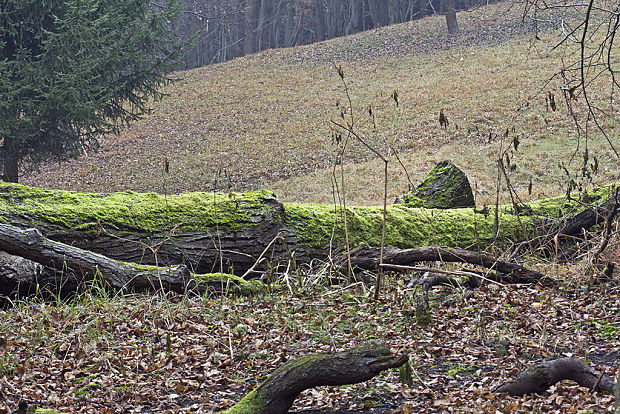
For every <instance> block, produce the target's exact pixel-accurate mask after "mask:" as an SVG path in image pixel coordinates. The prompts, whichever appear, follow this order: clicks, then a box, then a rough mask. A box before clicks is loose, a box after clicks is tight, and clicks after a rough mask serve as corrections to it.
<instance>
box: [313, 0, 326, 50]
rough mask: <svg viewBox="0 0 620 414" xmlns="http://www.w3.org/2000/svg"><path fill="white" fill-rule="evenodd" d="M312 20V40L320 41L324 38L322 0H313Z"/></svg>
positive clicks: (324, 27) (324, 26)
mask: <svg viewBox="0 0 620 414" xmlns="http://www.w3.org/2000/svg"><path fill="white" fill-rule="evenodd" d="M312 21H313V26H314V40H315V41H316V42H322V41H323V40H325V33H326V25H325V12H324V11H323V0H314V6H313V7H312Z"/></svg>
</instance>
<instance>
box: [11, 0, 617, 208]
mask: <svg viewBox="0 0 620 414" xmlns="http://www.w3.org/2000/svg"><path fill="white" fill-rule="evenodd" d="M511 4H512V3H510V2H505V3H500V4H496V5H492V6H488V7H485V8H482V9H478V10H475V11H473V12H471V13H461V14H459V19H460V24H461V28H462V33H461V35H460V36H459V37H456V38H455V37H448V35H447V34H445V28H444V25H445V22H444V20H443V18H442V17H441V16H435V17H429V18H426V19H423V20H421V21H416V22H410V23H405V24H401V25H396V26H392V27H386V28H382V29H378V30H373V31H370V32H366V33H360V34H357V35H354V36H349V37H346V38H341V39H334V40H331V41H328V42H324V43H321V44H317V45H310V46H305V47H300V48H292V49H278V50H271V51H266V52H263V53H260V54H257V55H253V56H248V57H244V58H240V59H236V60H234V61H231V62H227V63H224V64H220V65H214V66H210V67H205V68H200V69H196V70H192V71H188V72H183V73H178V74H177V75H178V76H179V77H180V78H182V80H180V81H179V82H177V83H175V84H174V85H172V86H171V87H169V89H168V93H169V94H170V95H169V96H168V97H167V98H165V99H164V100H163V101H162V102H157V103H154V104H153V113H152V115H150V116H149V117H147V118H146V119H144V120H143V121H141V122H138V123H136V124H135V125H133V126H132V127H131V128H129V129H128V130H127V131H125V132H124V133H123V134H121V135H120V136H118V137H109V138H108V139H107V142H106V144H105V146H104V148H103V150H102V151H101V152H100V153H98V154H94V155H89V156H88V157H82V158H81V159H78V160H72V161H70V162H64V163H61V164H60V165H46V166H44V167H43V168H42V169H41V170H40V171H39V172H36V173H30V174H28V175H26V176H25V177H24V179H23V182H24V183H26V184H30V185H38V186H46V187H56V188H65V189H79V190H89V191H116V190H127V189H131V190H137V191H158V192H164V191H166V192H182V191H190V190H212V189H213V188H214V187H216V186H217V187H218V189H222V190H226V189H228V188H233V189H235V190H248V189H256V188H264V187H269V188H271V189H273V190H274V191H275V192H276V193H277V194H278V195H279V196H280V197H281V198H282V199H284V200H287V201H315V202H329V201H331V200H332V189H331V184H330V175H331V170H332V168H331V165H332V162H333V160H334V156H335V154H336V152H337V147H336V146H335V145H332V144H331V142H330V135H331V130H330V126H329V124H330V123H329V120H330V119H331V118H332V117H333V116H335V115H337V114H338V112H337V109H336V108H335V105H336V102H342V101H343V100H344V99H345V98H344V93H343V89H342V84H341V82H340V79H339V78H338V76H337V74H336V73H335V71H334V69H333V65H332V62H333V63H338V64H342V67H343V68H344V70H345V73H346V80H347V82H348V84H349V87H350V90H351V94H352V98H353V101H354V104H355V105H357V106H358V107H359V110H360V111H362V110H364V109H365V108H366V107H367V106H368V105H370V104H372V105H375V113H376V114H377V116H378V117H379V121H380V122H379V124H378V125H377V129H373V128H370V127H368V126H366V127H364V126H363V125H362V126H361V129H360V131H362V132H364V133H366V134H367V135H368V136H369V137H370V139H371V141H373V142H375V143H377V145H383V144H384V143H385V142H389V143H391V144H393V145H394V146H395V147H396V148H397V149H398V151H399V154H400V157H401V159H402V160H403V162H404V164H405V166H406V167H407V169H408V171H409V174H410V175H411V177H412V178H413V181H414V182H415V181H417V180H419V179H421V178H422V177H423V176H424V175H425V173H426V172H427V171H428V170H429V169H430V168H431V167H432V166H433V165H434V163H435V162H438V161H440V160H443V159H452V160H453V161H454V162H455V163H457V164H458V165H460V166H461V167H463V169H464V170H465V171H466V172H467V173H468V174H469V176H470V178H471V180H472V181H473V182H474V183H475V185H476V186H477V189H478V190H477V193H478V194H477V196H478V199H479V201H480V202H482V203H484V202H487V201H488V199H489V196H490V195H491V193H492V192H493V191H494V190H493V189H494V188H495V179H496V167H495V165H496V159H497V155H498V152H499V147H500V140H501V139H500V137H501V136H503V134H504V131H505V130H506V129H510V130H511V131H512V129H513V128H514V132H511V135H510V137H509V139H512V137H513V136H514V135H518V136H519V137H520V141H521V145H520V147H519V152H518V153H517V154H515V157H514V163H515V164H516V165H517V170H516V172H514V173H513V178H512V179H513V183H514V184H515V185H516V187H517V188H518V189H519V191H520V192H521V193H522V194H523V195H524V196H525V198H527V194H525V193H526V189H527V185H528V183H529V180H530V179H531V180H532V181H533V184H534V186H533V187H534V193H533V196H535V197H537V196H539V195H548V194H557V193H561V192H562V189H561V183H562V182H563V181H564V180H563V176H562V170H561V169H560V168H559V166H558V162H559V161H564V162H568V161H569V159H570V158H571V155H572V153H573V152H574V151H575V149H576V147H577V137H576V132H575V130H574V126H573V124H572V121H571V120H570V119H569V117H568V116H567V113H566V108H565V105H564V104H563V103H562V102H561V92H560V90H559V87H560V84H559V83H558V82H557V81H555V80H554V81H551V82H550V83H547V81H548V80H549V79H550V78H551V77H552V75H553V74H554V73H556V72H557V71H558V70H559V68H560V67H559V61H560V59H561V58H562V57H564V58H567V56H566V53H568V52H567V51H565V50H556V51H554V52H553V53H549V52H548V50H549V49H550V46H551V45H552V44H554V41H555V40H556V39H557V37H556V36H555V35H554V33H553V32H547V33H545V34H543V35H542V40H541V41H537V42H536V43H534V44H533V43H531V42H530V40H531V39H532V37H531V36H532V35H531V34H524V33H525V32H527V27H526V26H524V25H523V24H521V22H520V16H521V14H520V13H521V10H520V9H519V7H518V6H512V7H511V8H510V5H511ZM601 82H603V80H601ZM394 90H397V91H398V93H399V101H400V105H399V107H398V108H396V107H395V106H394V105H393V104H391V103H390V102H389V96H390V94H391V93H392V92H393V91H394ZM549 91H552V92H553V93H554V94H555V95H556V100H557V101H558V104H559V109H558V111H556V112H552V111H550V110H549V109H548V108H547V107H546V105H545V99H544V94H545V93H547V92H549ZM440 109H443V110H444V112H445V113H446V115H447V116H448V118H449V120H450V122H451V123H450V126H449V127H448V129H447V130H443V129H441V128H440V126H439V123H438V122H437V116H438V113H439V110H440ZM457 126H458V129H457ZM610 127H611V133H612V137H613V136H614V135H613V134H614V133H615V134H616V137H614V138H613V139H614V140H615V142H616V145H617V146H620V144H619V143H618V138H617V129H615V130H614V129H613V124H611V125H610ZM489 135H491V138H492V139H491V142H489ZM589 146H590V153H597V154H598V157H599V164H600V165H601V168H600V173H599V175H598V177H597V178H596V180H597V181H598V182H599V183H605V182H610V181H614V180H618V179H620V169H618V168H617V165H618V160H617V158H614V156H613V154H612V153H611V150H610V149H609V147H608V146H607V144H606V143H604V141H603V139H602V138H601V137H600V136H598V135H597V134H596V133H592V135H591V139H590V142H589ZM165 158H168V159H169V160H170V164H171V169H170V175H169V176H168V177H166V178H165V179H164V176H163V173H162V165H163V162H164V159H165ZM347 160H348V162H347V165H346V173H347V180H348V184H347V191H348V198H349V201H350V202H352V203H355V204H376V203H379V202H380V201H381V198H382V191H383V188H382V179H381V178H379V177H381V171H382V165H381V164H380V162H379V161H378V160H374V159H373V158H372V156H371V154H369V153H368V151H364V150H363V149H362V148H360V147H359V146H353V147H352V148H351V150H350V152H349V153H348V154H347ZM579 162H580V159H579V157H577V159H575V160H573V166H577V165H578V164H579ZM390 171H391V172H390V174H391V178H390V185H389V195H390V198H393V197H395V196H397V195H399V194H401V193H403V192H404V191H405V190H406V188H407V181H406V179H405V175H404V173H403V172H402V169H400V168H398V167H397V164H396V162H392V165H391V167H390Z"/></svg>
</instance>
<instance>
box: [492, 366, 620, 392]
mask: <svg viewBox="0 0 620 414" xmlns="http://www.w3.org/2000/svg"><path fill="white" fill-rule="evenodd" d="M562 380H572V381H575V382H576V383H578V384H579V385H581V386H582V387H587V388H590V389H591V390H592V391H599V392H606V393H613V392H614V388H615V386H616V383H615V382H614V381H613V379H612V378H611V377H610V376H609V375H607V374H606V373H604V372H599V371H597V370H595V369H594V368H592V367H591V366H589V365H588V364H586V363H585V362H583V361H582V360H580V359H577V358H571V357H566V358H560V359H554V360H551V361H545V362H541V363H539V364H536V365H534V366H532V367H531V368H530V369H528V370H527V371H525V372H522V373H521V374H520V375H519V377H518V378H517V379H515V380H514V381H512V382H509V383H505V384H502V385H500V386H499V387H497V388H496V389H495V390H493V391H494V392H496V393H500V392H505V393H508V394H509V395H511V396H521V395H525V394H533V393H542V392H544V391H546V390H547V389H549V387H551V386H552V385H554V384H556V383H558V382H560V381H562Z"/></svg>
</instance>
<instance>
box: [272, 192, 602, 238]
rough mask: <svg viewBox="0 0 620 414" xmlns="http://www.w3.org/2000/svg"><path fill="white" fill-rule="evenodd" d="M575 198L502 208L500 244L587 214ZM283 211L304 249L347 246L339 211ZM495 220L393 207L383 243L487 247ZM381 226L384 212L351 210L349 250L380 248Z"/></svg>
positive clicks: (480, 212) (479, 212) (466, 211)
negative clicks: (351, 248)
mask: <svg viewBox="0 0 620 414" xmlns="http://www.w3.org/2000/svg"><path fill="white" fill-rule="evenodd" d="M608 194H609V189H608V188H603V189H598V190H595V191H592V192H591V193H589V195H588V197H589V199H590V202H594V201H597V200H602V199H603V198H604V197H606V196H607V195H608ZM577 198H578V197H576V196H574V197H573V198H572V199H566V198H565V197H557V198H551V199H546V200H539V201H534V202H531V203H527V204H523V205H521V206H520V207H519V208H518V210H519V211H518V215H517V214H516V213H515V208H514V207H513V206H511V205H507V206H506V205H504V206H500V208H499V211H498V218H499V234H498V238H499V240H500V241H501V240H502V239H503V240H506V239H510V240H521V239H522V238H523V236H524V235H523V227H522V224H523V226H525V229H526V231H527V232H528V235H530V236H531V235H532V232H534V231H536V230H538V229H539V228H540V226H541V225H542V226H544V225H545V224H549V223H553V222H555V221H557V219H558V218H560V217H565V216H567V215H571V214H576V213H577V212H579V211H580V210H581V209H583V204H582V203H581V202H579V201H578V200H577ZM284 210H285V216H286V225H287V226H288V227H290V228H292V229H294V231H295V232H296V234H297V237H298V239H299V241H300V243H301V244H304V245H306V246H308V247H311V248H325V247H326V246H328V245H329V243H330V241H332V244H341V243H344V240H345V232H344V216H343V210H342V209H341V208H335V207H334V206H333V205H331V206H330V205H325V204H299V203H286V204H285V205H284ZM494 216H495V208H494V207H493V206H488V207H484V208H481V209H474V208H459V209H446V210H443V209H441V210H440V209H425V208H409V207H406V206H403V205H392V206H388V208H387V214H386V235H385V236H386V239H385V243H386V244H388V245H392V246H396V247H400V248H409V247H418V246H428V245H446V246H452V247H470V246H474V245H476V244H478V243H481V244H486V243H487V242H489V241H490V240H492V239H493V238H494V236H495V230H494V228H495V227H494V226H495V224H494V222H495V218H494ZM382 220H383V208H382V207H349V208H347V225H348V231H349V240H350V242H351V245H352V246H356V245H359V244H362V243H365V244H368V245H370V246H379V245H381V226H382ZM519 221H520V222H521V223H520V222H519Z"/></svg>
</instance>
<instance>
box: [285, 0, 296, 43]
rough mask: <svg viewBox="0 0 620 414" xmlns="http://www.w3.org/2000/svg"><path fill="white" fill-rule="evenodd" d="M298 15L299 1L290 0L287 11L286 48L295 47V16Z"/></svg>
mask: <svg viewBox="0 0 620 414" xmlns="http://www.w3.org/2000/svg"><path fill="white" fill-rule="evenodd" d="M296 13H297V0H288V2H287V10H286V26H285V29H284V46H285V47H290V46H293V42H294V41H295V37H294V35H295V14H296Z"/></svg>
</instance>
